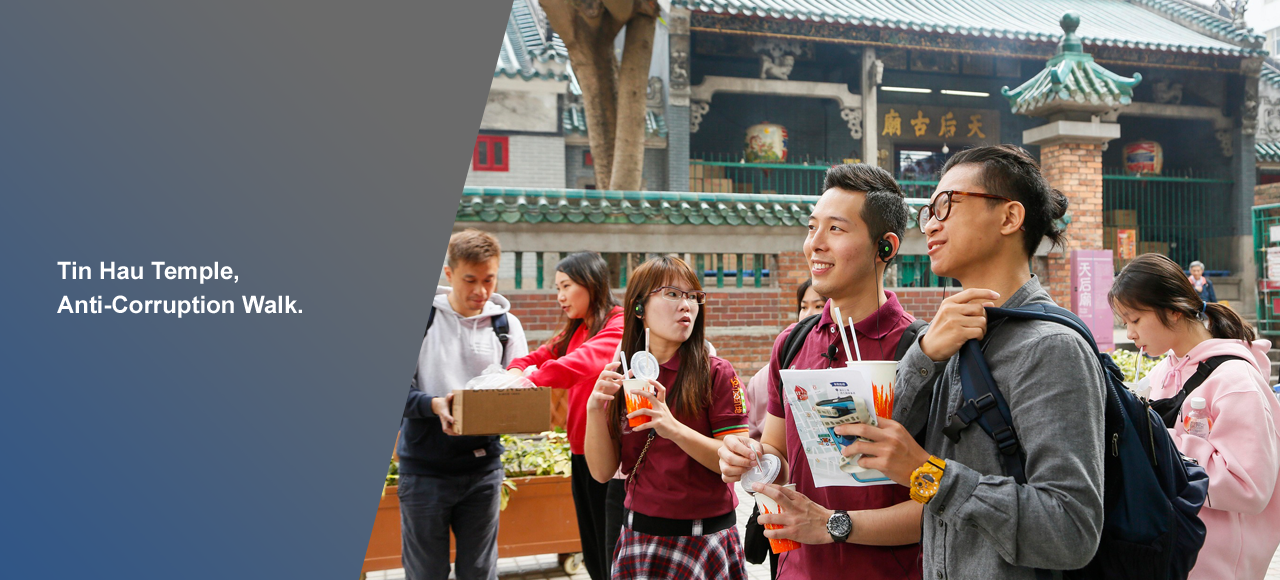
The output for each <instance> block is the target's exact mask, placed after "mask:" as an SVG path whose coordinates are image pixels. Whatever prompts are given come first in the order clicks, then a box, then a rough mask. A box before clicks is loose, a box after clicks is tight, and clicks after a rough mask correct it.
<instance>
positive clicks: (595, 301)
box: [508, 252, 622, 580]
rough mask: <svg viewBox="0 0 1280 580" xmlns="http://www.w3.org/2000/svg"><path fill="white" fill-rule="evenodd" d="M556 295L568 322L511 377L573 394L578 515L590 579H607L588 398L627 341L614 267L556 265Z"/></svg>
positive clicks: (582, 257) (593, 262)
mask: <svg viewBox="0 0 1280 580" xmlns="http://www.w3.org/2000/svg"><path fill="white" fill-rule="evenodd" d="M555 284H556V291H557V300H558V301H559V303H560V309H561V311H563V312H564V316H565V322H564V326H563V327H561V329H560V331H559V332H557V333H556V334H555V336H553V337H552V338H551V340H549V341H548V342H547V344H545V345H543V346H542V348H539V349H538V350H536V351H534V352H531V353H529V354H528V355H527V356H524V357H521V358H518V359H516V360H514V361H511V366H510V367H509V369H508V370H509V372H512V373H513V374H520V373H522V372H523V371H524V369H525V368H527V367H531V366H537V367H538V368H537V370H535V371H533V372H532V373H530V374H529V375H528V378H529V380H530V381H533V384H535V385H538V386H540V387H552V388H556V389H569V421H568V432H569V449H570V451H571V452H572V454H573V455H572V467H573V471H572V481H571V484H572V488H573V503H574V507H575V508H576V510H577V512H578V535H579V537H580V538H581V539H582V560H583V564H584V565H585V566H586V568H587V572H588V573H589V574H590V575H591V580H606V579H607V578H608V577H609V568H610V564H611V563H612V558H613V555H612V554H608V553H605V547H604V536H605V507H604V506H605V491H606V489H607V486H606V485H605V484H603V483H599V482H597V481H595V480H594V479H592V478H591V471H590V470H589V469H588V468H587V460H586V457H585V456H584V455H583V444H582V440H583V435H584V434H585V432H586V422H587V418H586V417H587V415H586V413H587V398H588V397H590V396H591V389H592V387H594V386H595V382H596V378H597V377H599V376H600V371H601V369H603V368H604V366H605V365H606V364H608V363H609V361H610V360H611V359H612V358H613V357H614V355H615V353H616V352H617V349H618V343H619V342H620V341H621V340H622V308H621V307H620V306H618V301H617V300H615V299H614V297H613V293H612V292H611V291H610V289H609V265H608V264H607V263H606V262H605V261H604V258H601V257H600V254H597V253H595V252H579V253H576V254H570V255H569V256H567V257H565V258H564V259H563V260H560V263H559V264H556V279H555Z"/></svg>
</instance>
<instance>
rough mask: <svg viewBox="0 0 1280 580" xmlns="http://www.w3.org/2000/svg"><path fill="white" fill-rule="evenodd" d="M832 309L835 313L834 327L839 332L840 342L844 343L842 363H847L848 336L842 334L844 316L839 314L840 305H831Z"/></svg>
mask: <svg viewBox="0 0 1280 580" xmlns="http://www.w3.org/2000/svg"><path fill="white" fill-rule="evenodd" d="M832 310H833V311H834V312H835V313H836V329H837V331H838V332H839V333H840V342H843V343H844V363H845V365H848V364H849V352H850V351H849V337H847V336H845V335H844V322H843V321H844V317H843V316H840V307H839V306H833V307H832Z"/></svg>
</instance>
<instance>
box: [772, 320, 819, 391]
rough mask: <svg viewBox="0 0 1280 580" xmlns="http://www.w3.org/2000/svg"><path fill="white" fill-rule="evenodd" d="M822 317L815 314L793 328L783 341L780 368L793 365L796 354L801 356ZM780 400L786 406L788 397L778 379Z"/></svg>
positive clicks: (779, 358)
mask: <svg viewBox="0 0 1280 580" xmlns="http://www.w3.org/2000/svg"><path fill="white" fill-rule="evenodd" d="M821 318H822V315H821V314H814V315H812V316H809V317H808V318H805V319H804V320H801V321H800V322H797V323H796V326H795V328H792V329H791V334H788V335H787V339H786V340H784V341H782V352H781V353H779V356H778V364H779V366H778V370H782V369H785V368H790V367H791V363H792V362H795V360H796V356H799V354H800V349H801V348H802V347H803V346H804V340H805V339H806V338H808V336H809V333H810V332H813V329H814V328H815V327H817V326H818V320H819V319H821ZM778 401H780V402H782V404H783V406H786V403H787V397H786V396H784V395H783V393H782V381H778Z"/></svg>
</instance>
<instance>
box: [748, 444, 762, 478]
mask: <svg viewBox="0 0 1280 580" xmlns="http://www.w3.org/2000/svg"><path fill="white" fill-rule="evenodd" d="M755 443H756V442H755V441H752V440H750V439H747V446H748V447H750V448H751V455H752V456H754V457H755V459H756V466H755V472H756V475H764V466H763V465H760V454H759V453H756V445H755Z"/></svg>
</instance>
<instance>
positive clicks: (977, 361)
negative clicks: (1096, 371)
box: [942, 304, 1098, 483]
mask: <svg viewBox="0 0 1280 580" xmlns="http://www.w3.org/2000/svg"><path fill="white" fill-rule="evenodd" d="M986 311H987V323H988V324H990V323H991V322H992V321H993V320H998V319H1002V318H1013V319H1022V320H1044V321H1047V322H1054V323H1057V324H1062V325H1065V326H1067V327H1069V328H1071V329H1072V330H1075V331H1076V333H1078V334H1080V335H1081V336H1083V337H1084V338H1085V340H1086V341H1087V342H1088V343H1089V345H1090V346H1092V347H1093V350H1094V352H1097V350H1098V347H1097V343H1096V342H1095V341H1094V340H1093V335H1092V334H1091V333H1090V332H1089V331H1088V328H1087V327H1086V326H1085V325H1084V323H1083V322H1082V321H1080V319H1079V318H1078V317H1076V316H1075V315H1074V314H1072V313H1071V311H1069V310H1066V309H1063V308H1060V307H1057V306H1052V305H1049V304H1030V305H1027V306H1024V307H1021V308H987V309H986ZM959 357H960V358H959V365H958V367H959V371H960V387H961V390H962V392H963V396H964V398H965V401H964V403H963V404H961V405H960V408H959V409H957V410H956V412H955V413H954V414H953V415H951V419H950V421H949V422H948V423H947V426H946V427H945V428H944V429H943V430H942V432H943V434H944V435H946V436H947V437H948V438H949V439H951V441H952V442H959V441H960V433H961V432H962V431H964V430H965V429H966V428H968V427H969V425H970V424H972V423H974V422H976V423H978V426H979V427H981V428H982V430H983V431H985V432H986V434H987V435H988V436H990V437H991V438H992V439H993V440H995V442H996V447H997V448H998V449H999V450H1000V458H1001V462H1002V463H1003V464H1004V471H1005V475H1009V476H1011V477H1013V478H1014V480H1015V481H1017V482H1018V483H1026V482H1027V476H1026V470H1025V468H1024V466H1023V449H1022V443H1021V441H1019V439H1018V434H1017V432H1016V431H1015V430H1014V428H1013V414H1012V413H1011V412H1010V411H1009V404H1008V402H1006V401H1005V399H1004V395H1003V394H1002V393H1001V392H1000V388H999V387H998V386H997V385H996V381H995V379H994V378H993V377H992V376H991V369H990V368H989V367H987V360H986V357H985V356H984V355H983V353H982V344H981V343H979V342H978V341H977V340H969V341H967V342H965V344H964V346H962V347H961V348H960V353H959Z"/></svg>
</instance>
